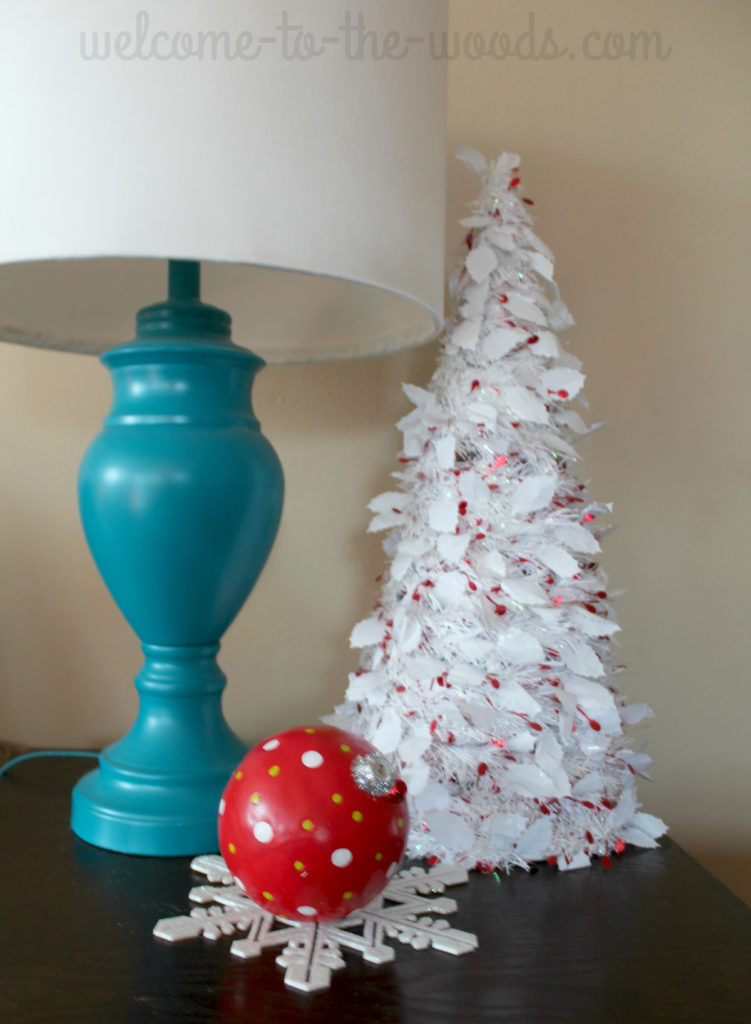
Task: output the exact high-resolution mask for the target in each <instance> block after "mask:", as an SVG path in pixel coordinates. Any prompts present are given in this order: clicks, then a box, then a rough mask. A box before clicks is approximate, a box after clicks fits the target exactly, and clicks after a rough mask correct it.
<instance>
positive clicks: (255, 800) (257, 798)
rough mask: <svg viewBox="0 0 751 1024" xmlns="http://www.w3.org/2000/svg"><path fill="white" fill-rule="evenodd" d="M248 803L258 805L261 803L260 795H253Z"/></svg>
mask: <svg viewBox="0 0 751 1024" xmlns="http://www.w3.org/2000/svg"><path fill="white" fill-rule="evenodd" d="M250 802H251V803H252V804H260V802H261V794H260V793H253V794H252V796H251V798H250Z"/></svg>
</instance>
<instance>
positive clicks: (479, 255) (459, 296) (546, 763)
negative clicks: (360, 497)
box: [329, 148, 665, 870]
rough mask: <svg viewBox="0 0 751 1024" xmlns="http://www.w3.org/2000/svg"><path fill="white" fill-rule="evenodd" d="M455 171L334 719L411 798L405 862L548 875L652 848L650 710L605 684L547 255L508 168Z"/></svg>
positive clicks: (609, 620) (512, 166)
mask: <svg viewBox="0 0 751 1024" xmlns="http://www.w3.org/2000/svg"><path fill="white" fill-rule="evenodd" d="M459 156H460V158H461V159H462V160H463V161H464V162H465V163H466V164H467V165H468V166H470V167H471V168H472V169H473V170H474V171H476V172H477V173H478V174H479V175H480V177H481V179H482V189H481V193H480V196H479V199H478V200H477V201H476V202H475V203H474V204H473V211H472V215H471V216H470V217H469V218H467V219H466V220H464V221H462V224H463V225H464V226H465V227H467V228H468V230H469V233H468V235H467V238H466V244H465V247H464V254H463V258H462V260H461V264H460V266H459V267H458V268H457V270H456V271H455V272H454V274H453V275H452V280H451V291H452V296H453V300H454V314H453V316H452V318H451V319H450V320H449V322H448V325H447V329H446V333H445V338H444V340H443V351H442V356H441V359H440V362H439V365H438V367H437V369H436V372H435V374H434V376H433V379H432V381H431V383H430V385H429V387H428V389H427V390H425V389H423V388H419V387H415V386H412V385H404V390H405V392H406V394H407V396H408V397H409V398H410V399H411V401H412V402H413V403H414V405H415V408H414V410H413V411H412V412H411V413H410V414H409V415H407V416H406V417H405V418H404V419H403V420H402V421H401V422H400V423H399V424H398V426H399V429H400V430H401V431H402V433H403V435H404V447H403V451H402V453H401V456H400V460H399V461H400V463H402V467H403V468H402V469H401V470H400V471H399V472H397V473H395V474H394V476H395V477H396V478H397V479H398V480H399V482H400V487H401V490H399V491H390V492H387V493H386V494H381V495H380V496H379V497H377V498H376V499H375V500H374V501H373V502H371V504H370V506H369V508H370V509H371V510H372V511H373V512H374V513H375V518H374V519H373V521H372V523H371V525H370V530H388V531H389V532H388V534H387V537H386V540H385V542H384V549H385V551H386V553H387V555H388V557H389V559H390V561H389V564H388V568H387V569H386V571H385V573H384V574H383V577H382V580H383V585H382V594H381V597H380V601H379V603H378V604H377V606H376V609H375V612H374V614H373V616H372V617H371V618H368V619H366V620H365V621H364V622H360V623H359V624H358V625H357V626H356V627H355V629H354V631H353V633H352V637H351V643H352V646H354V647H361V648H363V653H362V657H361V663H360V669H359V671H357V672H356V673H354V674H353V675H352V676H350V681H349V687H348V689H347V693H346V703H345V704H343V705H341V706H340V707H339V708H337V709H336V714H335V715H334V716H331V718H330V719H329V720H330V721H335V722H337V723H338V724H344V725H346V726H348V727H350V728H351V729H353V731H355V732H358V733H359V734H361V735H363V736H365V737H367V738H368V739H370V740H371V742H373V743H374V744H375V746H376V747H378V748H379V749H380V750H381V751H382V752H384V753H386V754H388V755H389V756H390V757H391V758H392V759H393V761H394V763H395V765H396V766H398V768H399V770H400V773H401V775H402V777H403V778H404V779H405V781H406V783H407V785H408V790H409V805H410V812H411V831H410V842H409V852H410V854H412V855H413V856H420V857H426V858H428V859H429V860H430V861H431V862H435V860H437V859H442V860H443V859H445V860H449V861H453V862H456V863H465V864H466V865H467V866H471V867H475V866H476V867H479V868H480V869H485V870H491V869H494V868H496V867H499V868H502V869H510V868H512V867H513V866H515V865H520V866H524V867H527V866H529V865H530V864H531V863H532V862H534V861H538V860H543V859H547V860H549V861H550V862H551V863H552V862H553V861H555V862H556V863H557V864H558V866H559V867H560V868H564V869H566V868H576V867H583V866H585V865H587V864H589V863H590V858H591V857H592V856H593V855H595V856H600V857H603V858H604V863H605V864H606V866H607V865H608V864H609V855H610V854H611V853H612V852H614V851H615V852H619V853H620V852H621V851H622V850H623V848H624V846H625V844H626V843H634V844H636V845H638V846H655V845H656V839H657V837H659V836H660V835H662V834H663V833H664V831H665V825H664V824H663V822H662V821H660V820H659V819H658V818H655V817H653V816H652V815H649V814H645V813H640V812H639V811H638V806H639V805H638V803H637V797H636V788H635V779H634V777H635V775H643V774H644V772H645V770H646V768H647V767H648V765H649V763H650V760H649V758H648V757H647V756H646V755H645V754H644V753H643V752H640V751H635V750H634V749H632V746H631V745H629V742H628V740H627V738H626V736H625V729H626V727H628V726H630V725H633V724H634V723H636V722H638V721H639V720H641V719H643V718H645V717H648V716H650V715H651V711H650V709H649V708H648V707H647V706H646V705H645V704H634V705H630V706H629V705H627V704H626V703H625V701H624V700H623V698H622V697H621V696H620V695H619V693H618V690H617V688H616V687H615V685H614V683H613V676H614V672H615V669H614V666H613V662H612V658H611V652H610V647H611V637H612V635H613V634H614V633H615V632H616V631H617V630H618V628H619V627H618V625H617V624H616V621H615V619H614V616H613V610H612V606H611V603H610V600H609V597H608V591H607V581H606V577H605V574H604V572H603V570H602V569H601V567H600V566H599V564H598V563H597V561H596V556H597V554H598V552H599V551H600V543H599V538H601V536H602V535H603V534H604V532H606V531H605V530H604V529H603V530H598V529H597V527H596V526H595V522H596V520H597V518H598V517H599V516H600V515H601V514H603V513H606V512H608V511H610V506H609V505H604V504H602V503H600V502H597V501H592V500H590V499H589V498H588V497H587V493H586V488H585V485H584V484H583V483H582V482H580V481H579V480H578V479H577V477H576V475H575V473H574V469H575V465H576V459H577V452H576V449H575V443H576V442H577V441H579V440H581V439H582V438H583V437H584V435H586V433H587V427H586V426H585V424H584V422H583V421H582V419H581V417H580V416H579V414H578V413H577V412H576V411H575V410H574V409H573V408H572V401H573V400H574V399H575V398H578V400H579V402H580V403H582V404H583V398H582V396H581V387H582V384H583V382H584V377H583V375H582V373H581V372H580V363H579V361H578V360H577V359H575V358H574V357H573V356H571V355H569V354H568V353H567V352H565V351H564V350H563V349H562V347H561V343H560V342H559V340H558V337H557V332H560V331H562V330H564V329H565V328H568V327H570V326H571V325H572V323H573V321H572V319H571V317H570V314H569V312H568V310H567V309H566V306H565V305H564V304H563V302H562V301H561V299H560V297H559V293H558V290H557V288H556V286H555V284H554V281H553V257H552V254H551V253H550V252H549V250H548V249H547V248H546V247H545V246H544V245H543V243H542V242H541V241H540V240H539V239H538V238H537V237H536V236H535V234H534V233H533V231H532V229H531V218H530V216H529V213H528V208H527V205H526V204H528V203H529V200H526V199H524V198H523V197H522V195H521V188H520V186H521V182H520V178H519V173H518V171H519V168H518V164H519V159H518V157H517V156H515V155H512V154H504V155H503V156H501V157H500V158H499V159H498V160H497V161H496V162H495V163H493V164H491V165H488V164H487V162H486V161H485V159H484V158H483V157H482V156H481V155H480V154H478V153H476V152H475V151H473V150H469V149H467V148H464V149H462V150H461V151H460V153H459Z"/></svg>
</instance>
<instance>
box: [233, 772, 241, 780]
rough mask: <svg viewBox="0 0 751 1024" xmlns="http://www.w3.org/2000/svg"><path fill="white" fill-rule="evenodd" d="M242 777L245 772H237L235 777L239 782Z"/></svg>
mask: <svg viewBox="0 0 751 1024" xmlns="http://www.w3.org/2000/svg"><path fill="white" fill-rule="evenodd" d="M242 777H243V773H242V772H235V778H236V779H237V780H238V782H239V781H240V779H241V778H242Z"/></svg>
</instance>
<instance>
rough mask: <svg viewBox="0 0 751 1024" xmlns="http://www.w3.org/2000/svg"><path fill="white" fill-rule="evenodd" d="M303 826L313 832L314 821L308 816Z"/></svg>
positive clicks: (307, 830)
mask: <svg viewBox="0 0 751 1024" xmlns="http://www.w3.org/2000/svg"><path fill="white" fill-rule="evenodd" d="M302 827H303V828H304V829H305V831H306V832H312V831H313V822H312V821H311V820H310V818H306V819H305V821H304V822H303V823H302Z"/></svg>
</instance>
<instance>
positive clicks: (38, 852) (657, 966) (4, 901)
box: [0, 759, 751, 1024]
mask: <svg viewBox="0 0 751 1024" xmlns="http://www.w3.org/2000/svg"><path fill="white" fill-rule="evenodd" d="M89 768H90V765H89V764H88V763H86V762H82V761H73V760H60V759H55V760H38V761H30V762H27V763H25V764H23V765H19V766H17V767H16V768H14V769H13V770H12V772H11V773H9V774H8V775H7V776H6V777H3V778H0V829H1V830H2V831H1V832H0V835H1V836H2V845H1V846H0V849H1V850H2V854H1V856H2V866H3V872H2V874H3V886H2V896H0V1021H2V1022H3V1024H36V1022H44V1024H147V1022H149V1024H151V1022H154V1024H156V1022H159V1024H161V1022H165V1024H169V1022H174V1024H193V1022H196V1024H198V1022H209V1021H223V1022H229V1024H235V1022H238V1024H239V1022H243V1024H246V1022H249V1021H252V1022H258V1021H274V1022H285V1021H295V1022H298V1024H305V1022H309V1021H310V1022H312V1021H315V1022H324V1021H325V1022H327V1024H331V1022H339V1024H350V1022H351V1024H391V1022H405V1024H444V1022H446V1024H448V1022H452V1024H453V1022H457V1021H458V1022H462V1024H484V1022H493V1024H538V1022H539V1024H548V1022H549V1024H567V1022H572V1024H574V1022H575V1024H589V1022H592V1024H627V1022H630V1021H638V1022H639V1024H662V1022H665V1024H668V1022H669V1024H677V1022H679V1024H684V1022H685V1024H691V1022H706V1024H730V1022H738V1024H741V1022H743V1024H748V1022H749V1021H751V910H749V908H748V907H746V906H745V904H744V903H742V902H741V901H740V900H739V899H737V898H736V897H735V896H733V895H732V894H731V893H730V892H729V891H728V890H727V889H726V888H725V887H724V886H723V885H722V884H721V883H720V882H718V881H717V880H716V879H715V878H713V877H712V875H710V874H709V873H708V872H707V871H705V870H704V869H703V868H701V867H700V866H699V865H698V864H697V863H696V862H695V861H693V860H692V859H691V858H690V857H689V856H688V855H687V854H686V853H684V852H683V850H681V849H680V847H679V846H677V845H676V844H675V843H673V842H671V841H664V842H663V845H662V847H661V849H659V850H649V851H636V850H631V849H629V850H627V852H626V853H625V854H624V855H623V856H622V857H620V858H617V859H615V860H614V862H613V866H612V868H611V869H610V870H605V869H603V867H602V865H601V864H599V863H598V864H595V865H594V866H593V867H592V868H591V869H590V870H583V871H576V872H570V873H559V872H558V871H557V870H556V869H554V868H548V867H543V868H541V869H539V870H538V871H536V872H534V873H533V874H530V875H527V874H524V873H523V872H515V873H513V874H512V875H511V876H510V877H507V878H504V879H503V880H502V881H501V883H500V884H498V883H497V882H496V881H495V879H494V878H493V876H492V875H477V874H472V875H470V882H469V885H467V886H462V887H457V888H453V889H451V890H449V891H448V893H447V895H450V896H451V897H453V898H455V899H456V900H457V901H458V904H459V909H458V912H457V913H456V914H455V915H453V916H452V917H450V918H449V921H450V923H451V925H452V927H455V928H459V929H462V930H465V931H470V932H475V933H476V934H477V936H478V937H479V942H480V946H479V949H478V950H477V951H476V952H474V953H470V954H468V955H466V956H461V957H452V956H450V955H448V954H446V953H439V952H436V951H433V950H426V951H416V950H413V949H411V948H410V947H405V946H400V945H399V944H398V943H396V941H395V940H392V941H393V942H394V944H395V945H396V946H397V956H396V960H395V961H394V962H393V963H391V964H386V965H383V966H371V965H368V964H366V963H364V962H363V961H362V960H361V959H360V958H359V957H357V956H356V955H354V954H349V953H345V956H346V958H347V963H348V969H347V970H346V971H341V972H338V973H336V974H335V975H334V976H333V978H332V984H331V988H330V989H329V990H327V991H324V992H319V993H315V994H312V995H307V996H306V995H302V994H300V993H297V992H294V991H293V990H290V989H288V988H285V986H284V983H283V971H282V969H281V968H279V967H277V965H276V964H275V962H274V957H275V955H276V953H275V951H272V950H269V951H267V952H266V953H265V954H264V955H263V956H262V957H261V958H259V959H256V960H251V961H243V960H239V959H237V958H236V957H233V956H231V955H230V953H229V945H230V942H231V940H230V939H220V940H219V941H218V942H209V941H207V940H205V939H197V940H195V941H191V942H186V943H178V944H174V945H171V944H168V943H165V942H161V941H159V940H158V939H155V938H154V937H153V936H152V934H151V932H152V928H153V926H154V924H155V923H156V921H157V919H158V918H162V917H169V916H173V915H177V914H185V913H187V912H188V909H189V904H188V900H187V895H188V891H189V889H190V888H191V886H192V885H195V884H199V883H200V879H196V877H195V876H194V875H193V874H192V873H191V871H190V867H189V863H190V862H189V859H187V858H173V859H155V858H141V857H128V856H124V855H121V854H113V853H107V852H105V851H103V850H99V849H96V848H94V847H92V846H88V845H87V844H85V843H83V842H81V841H80V840H79V839H77V838H76V837H75V836H74V835H73V834H72V833H71V831H70V828H69V826H68V814H69V804H70V790H71V787H72V785H73V783H74V781H75V780H76V778H78V776H79V775H80V774H82V772H84V771H86V770H88V769H89Z"/></svg>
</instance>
